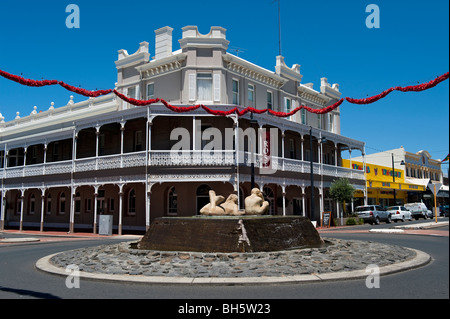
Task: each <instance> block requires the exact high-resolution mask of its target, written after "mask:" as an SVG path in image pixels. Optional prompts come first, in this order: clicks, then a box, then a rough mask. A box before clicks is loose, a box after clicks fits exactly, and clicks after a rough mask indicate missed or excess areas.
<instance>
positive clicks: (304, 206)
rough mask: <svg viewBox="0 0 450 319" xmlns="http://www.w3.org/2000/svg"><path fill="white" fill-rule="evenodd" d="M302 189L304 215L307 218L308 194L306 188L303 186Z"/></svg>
mask: <svg viewBox="0 0 450 319" xmlns="http://www.w3.org/2000/svg"><path fill="white" fill-rule="evenodd" d="M301 189H302V214H303V217H305V216H306V198H305V196H306V193H305V187H303V186H302V187H301Z"/></svg>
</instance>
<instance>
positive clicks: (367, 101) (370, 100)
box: [345, 72, 449, 104]
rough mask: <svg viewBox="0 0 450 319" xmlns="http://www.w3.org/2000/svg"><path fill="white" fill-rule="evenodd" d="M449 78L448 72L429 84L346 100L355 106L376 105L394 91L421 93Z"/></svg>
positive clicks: (397, 88) (398, 87) (388, 90)
mask: <svg viewBox="0 0 450 319" xmlns="http://www.w3.org/2000/svg"><path fill="white" fill-rule="evenodd" d="M448 77H449V72H447V73H445V74H443V75H441V76H438V77H437V78H436V79H434V80H432V81H430V82H428V83H422V84H418V85H412V86H406V87H401V86H397V87H393V88H390V89H387V90H386V91H383V92H382V93H380V94H378V95H374V96H371V97H368V98H365V99H352V98H349V97H347V98H345V99H346V100H347V102H350V103H353V104H370V103H374V102H376V101H378V100H380V99H382V98H384V97H386V96H387V95H388V94H389V93H391V92H392V91H401V92H420V91H424V90H428V89H431V88H432V87H435V86H436V85H438V84H439V83H441V82H443V81H445V80H447V79H448Z"/></svg>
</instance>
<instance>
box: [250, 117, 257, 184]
mask: <svg viewBox="0 0 450 319" xmlns="http://www.w3.org/2000/svg"><path fill="white" fill-rule="evenodd" d="M253 124H258V121H256V120H255V119H253V113H250V125H253ZM250 139H251V140H252V141H251V146H250V148H251V150H250V152H251V153H250V154H251V155H250V156H251V159H250V178H251V179H250V189H253V188H255V161H254V152H253V148H254V146H253V145H254V144H253V143H255V141H253V139H252V138H250ZM255 144H256V143H255Z"/></svg>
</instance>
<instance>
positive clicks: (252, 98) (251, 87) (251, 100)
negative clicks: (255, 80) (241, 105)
mask: <svg viewBox="0 0 450 319" xmlns="http://www.w3.org/2000/svg"><path fill="white" fill-rule="evenodd" d="M247 95H248V98H247V99H248V104H249V105H250V106H251V107H255V86H254V85H253V84H249V85H248V93H247Z"/></svg>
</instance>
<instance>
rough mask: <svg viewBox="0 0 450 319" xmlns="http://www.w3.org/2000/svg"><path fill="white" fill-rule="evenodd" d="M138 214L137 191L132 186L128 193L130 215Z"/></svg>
mask: <svg viewBox="0 0 450 319" xmlns="http://www.w3.org/2000/svg"><path fill="white" fill-rule="evenodd" d="M135 214H136V191H135V190H134V188H132V189H131V190H130V191H129V193H128V215H135Z"/></svg>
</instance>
